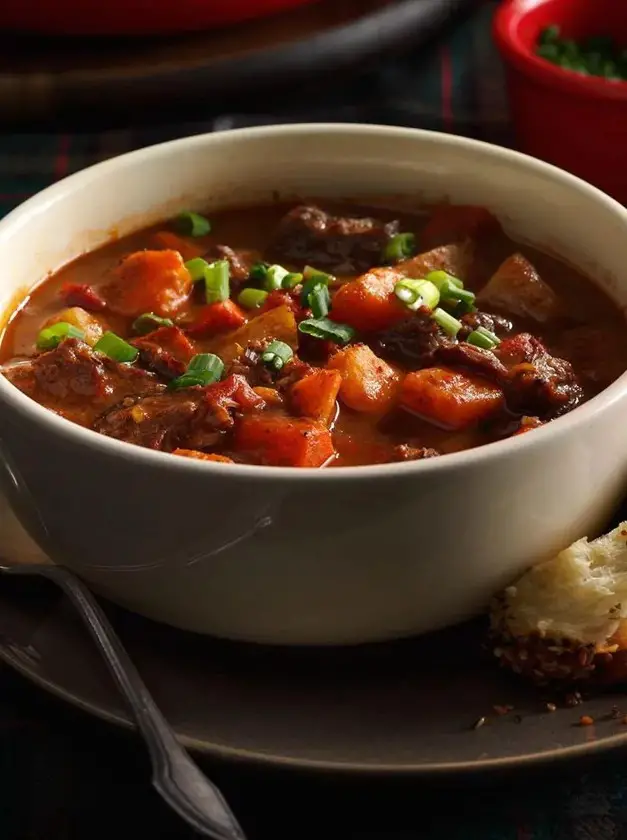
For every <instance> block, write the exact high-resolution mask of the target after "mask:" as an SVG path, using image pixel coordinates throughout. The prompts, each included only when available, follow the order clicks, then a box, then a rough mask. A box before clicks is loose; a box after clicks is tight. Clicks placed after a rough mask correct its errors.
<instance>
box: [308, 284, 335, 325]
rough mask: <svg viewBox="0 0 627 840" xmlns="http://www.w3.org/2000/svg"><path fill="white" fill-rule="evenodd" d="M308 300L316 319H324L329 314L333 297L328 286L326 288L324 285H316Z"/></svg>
mask: <svg viewBox="0 0 627 840" xmlns="http://www.w3.org/2000/svg"><path fill="white" fill-rule="evenodd" d="M307 298H308V302H309V307H310V309H311V311H312V312H313V316H314V318H324V317H325V316H326V315H328V314H329V309H330V308H331V295H330V294H329V288H328V286H325V285H324V283H316V285H315V286H314V287H313V289H312V290H311V291H310V292H309V295H308V296H307Z"/></svg>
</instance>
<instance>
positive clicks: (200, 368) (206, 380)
mask: <svg viewBox="0 0 627 840" xmlns="http://www.w3.org/2000/svg"><path fill="white" fill-rule="evenodd" d="M223 373H224V362H223V361H222V359H221V358H220V357H219V356H216V355H214V354H213V353H199V354H198V355H196V356H193V358H192V359H191V361H190V363H189V364H188V365H187V370H186V371H185V373H184V374H182V375H181V376H178V377H177V378H176V379H173V380H172V381H171V382H170V383H169V385H168V387H169V388H172V389H174V390H175V391H176V390H179V389H180V388H193V387H195V386H204V385H212V384H213V383H214V382H218V381H219V379H220V378H221V376H222V374H223Z"/></svg>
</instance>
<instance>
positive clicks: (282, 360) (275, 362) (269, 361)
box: [261, 341, 294, 370]
mask: <svg viewBox="0 0 627 840" xmlns="http://www.w3.org/2000/svg"><path fill="white" fill-rule="evenodd" d="M293 356H294V352H293V350H292V348H291V347H290V346H289V344H286V343H285V342H284V341H271V342H270V344H269V345H268V346H267V348H266V350H265V352H263V353H262V354H261V361H262V362H263V363H264V364H266V365H268V367H271V368H274V370H281V368H282V367H283V366H284V365H286V364H287V363H288V362H289V361H290V359H292V358H293Z"/></svg>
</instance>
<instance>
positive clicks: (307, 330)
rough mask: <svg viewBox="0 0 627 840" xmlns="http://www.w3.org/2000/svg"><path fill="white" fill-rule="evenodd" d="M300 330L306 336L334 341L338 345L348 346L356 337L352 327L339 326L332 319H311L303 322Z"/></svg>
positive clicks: (299, 327) (299, 326)
mask: <svg viewBox="0 0 627 840" xmlns="http://www.w3.org/2000/svg"><path fill="white" fill-rule="evenodd" d="M298 329H299V331H300V332H302V333H304V334H305V335H311V336H313V337H314V338H321V339H323V340H326V341H334V342H335V343H336V344H346V343H347V342H348V341H350V340H351V339H352V338H353V337H354V335H355V330H354V329H353V328H352V327H349V326H348V325H347V324H337V323H336V322H335V321H331V320H330V318H309V319H308V320H306V321H301V322H300V324H299V325H298Z"/></svg>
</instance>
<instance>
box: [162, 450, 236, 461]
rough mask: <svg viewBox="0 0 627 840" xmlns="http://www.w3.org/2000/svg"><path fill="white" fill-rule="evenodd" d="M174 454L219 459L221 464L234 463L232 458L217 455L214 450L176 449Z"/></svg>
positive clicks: (200, 459)
mask: <svg viewBox="0 0 627 840" xmlns="http://www.w3.org/2000/svg"><path fill="white" fill-rule="evenodd" d="M172 454H173V455H182V456H183V457H184V458H196V460H198V461H217V462H218V463H220V464H234V463H235V461H234V460H233V459H232V458H227V457H226V455H217V454H215V453H213V452H199V451H198V450H197V449H175V450H174V452H173V453H172Z"/></svg>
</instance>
